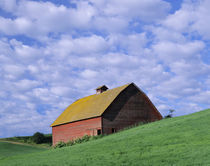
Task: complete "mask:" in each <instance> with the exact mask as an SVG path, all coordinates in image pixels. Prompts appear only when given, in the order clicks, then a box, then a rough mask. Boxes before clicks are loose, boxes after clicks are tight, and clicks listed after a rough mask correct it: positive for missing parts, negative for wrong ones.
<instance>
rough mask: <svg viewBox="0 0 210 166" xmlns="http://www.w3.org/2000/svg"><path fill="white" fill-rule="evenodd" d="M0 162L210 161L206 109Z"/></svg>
mask: <svg viewBox="0 0 210 166" xmlns="http://www.w3.org/2000/svg"><path fill="white" fill-rule="evenodd" d="M0 165H4V166H7V165H8V166H14V165H21V166H24V165H43V166H44V165H45V166H47V165H49V166H60V165H62V166H69V165H79V166H82V165H88V166H89V165H91V166H92V165H105V166H107V165H128V166H130V165H143V166H144V165H145V166H149V165H152V166H156V165H161V166H163V165H174V166H175V165H177V166H185V165H186V166H187V165H188V166H193V165H195V166H198V165H210V109H208V110H204V111H201V112H197V113H194V114H191V115H187V116H181V117H175V118H171V119H164V120H161V121H158V122H154V123H149V124H145V125H142V126H138V127H135V128H131V129H127V130H125V131H122V132H119V133H116V134H112V135H109V136H105V137H103V138H101V139H98V140H93V141H89V142H87V143H83V144H78V145H75V146H71V147H65V148H61V149H50V150H47V151H43V152H36V153H30V154H22V155H19V156H11V157H7V158H4V159H1V160H0Z"/></svg>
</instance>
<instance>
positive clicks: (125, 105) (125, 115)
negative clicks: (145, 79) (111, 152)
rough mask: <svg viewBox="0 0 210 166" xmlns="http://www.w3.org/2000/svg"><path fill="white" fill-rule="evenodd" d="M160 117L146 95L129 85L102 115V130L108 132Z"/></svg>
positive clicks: (104, 132)
mask: <svg viewBox="0 0 210 166" xmlns="http://www.w3.org/2000/svg"><path fill="white" fill-rule="evenodd" d="M160 119H162V116H161V115H160V113H159V112H158V111H157V110H156V108H155V107H154V105H153V104H152V102H151V101H150V100H149V99H148V97H147V96H146V95H145V94H144V93H143V92H141V91H139V89H138V88H136V87H135V86H134V85H132V84H131V85H130V86H129V87H128V88H127V89H125V90H124V91H123V92H121V94H120V95H119V96H118V97H117V98H116V99H115V100H114V102H113V103H112V104H111V105H110V106H109V108H108V109H107V110H106V111H105V112H104V113H103V115H102V126H103V127H102V132H103V134H110V133H112V132H113V130H114V131H118V130H121V129H123V128H125V127H128V126H132V125H134V124H138V123H140V122H151V121H155V120H160Z"/></svg>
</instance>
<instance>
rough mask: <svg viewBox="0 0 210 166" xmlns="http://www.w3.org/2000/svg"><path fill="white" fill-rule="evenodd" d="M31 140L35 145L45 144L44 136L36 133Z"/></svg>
mask: <svg viewBox="0 0 210 166" xmlns="http://www.w3.org/2000/svg"><path fill="white" fill-rule="evenodd" d="M32 140H33V142H34V143H36V144H41V143H44V142H45V136H44V134H42V133H40V132H36V133H35V134H34V135H33V136H32Z"/></svg>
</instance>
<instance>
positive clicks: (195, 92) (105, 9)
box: [0, 0, 210, 137]
mask: <svg viewBox="0 0 210 166" xmlns="http://www.w3.org/2000/svg"><path fill="white" fill-rule="evenodd" d="M173 5H174V4H173V3H172V2H171V3H169V2H166V1H164V0H145V1H138V0H129V1H128V0H123V1H118V0H112V1H105V0H97V1H96V0H80V1H70V2H66V4H61V3H60V4H58V3H57V4H56V3H53V2H51V1H26V0H11V1H7V0H2V1H1V2H0V25H1V26H0V83H1V86H0V104H1V108H0V121H1V123H0V137H9V136H18V135H31V134H33V133H34V132H36V131H41V132H45V133H49V132H51V129H50V127H49V126H50V124H51V123H52V122H53V121H54V120H55V119H56V117H57V116H58V115H59V114H60V113H61V112H62V111H63V110H64V109H65V108H66V107H67V106H68V105H69V104H71V103H72V102H73V101H74V100H76V99H78V98H81V97H83V96H87V95H90V94H93V93H95V92H94V89H95V88H96V87H98V86H99V85H102V84H106V85H108V87H110V88H114V87H117V86H120V85H123V84H126V83H129V82H135V83H136V84H137V85H138V86H139V87H140V88H141V89H142V90H143V91H145V92H146V94H147V95H148V96H149V97H150V99H151V100H152V102H153V103H154V104H155V106H156V107H157V108H158V109H159V111H160V112H161V113H162V114H163V115H165V114H167V111H168V110H169V109H175V110H176V112H175V114H176V115H177V116H178V115H184V114H188V113H192V112H195V111H199V110H201V109H204V108H208V107H209V105H210V102H209V98H210V86H209V85H210V74H209V73H210V60H209V59H210V55H209V49H210V47H209V40H210V31H209V29H210V13H209V7H210V3H209V1H208V0H200V1H190V0H188V1H183V2H181V4H180V8H178V9H176V10H175V11H172V8H173Z"/></svg>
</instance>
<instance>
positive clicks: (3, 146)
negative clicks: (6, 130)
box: [0, 140, 46, 161]
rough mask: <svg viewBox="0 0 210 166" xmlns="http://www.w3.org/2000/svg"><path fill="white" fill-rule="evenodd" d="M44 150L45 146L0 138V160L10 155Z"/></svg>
mask: <svg viewBox="0 0 210 166" xmlns="http://www.w3.org/2000/svg"><path fill="white" fill-rule="evenodd" d="M44 150H46V148H41V147H35V146H30V145H24V144H21V143H15V142H9V141H7V142H6V141H1V140H0V161H1V160H2V159H5V158H7V157H10V156H15V155H21V154H28V153H34V152H41V151H44Z"/></svg>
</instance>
